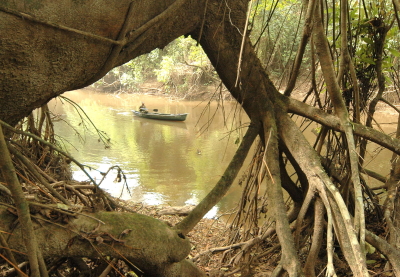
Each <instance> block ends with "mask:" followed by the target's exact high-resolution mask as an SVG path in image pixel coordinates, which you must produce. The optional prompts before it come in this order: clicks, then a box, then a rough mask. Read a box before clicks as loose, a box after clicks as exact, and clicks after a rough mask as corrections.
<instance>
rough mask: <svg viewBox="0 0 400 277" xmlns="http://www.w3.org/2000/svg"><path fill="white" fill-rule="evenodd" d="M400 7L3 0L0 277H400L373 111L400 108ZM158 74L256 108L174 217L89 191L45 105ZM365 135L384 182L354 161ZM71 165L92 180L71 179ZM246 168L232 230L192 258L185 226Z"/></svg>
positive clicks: (394, 214) (391, 177)
mask: <svg viewBox="0 0 400 277" xmlns="http://www.w3.org/2000/svg"><path fill="white" fill-rule="evenodd" d="M399 10H400V3H399V1H398V0H392V1H384V0H382V1H381V0H380V1H366V0H364V1H349V0H340V1H333V2H324V1H318V0H309V1H304V2H295V1H290V0H281V1H264V0H257V1H255V0H251V1H244V0H239V1H230V0H227V1H218V0H204V1H191V0H176V1H172V0H171V1H163V2H162V3H161V1H158V0H151V1H143V2H140V1H135V2H132V1H130V0H118V1H117V0H115V1H109V0H107V1H106V0H98V1H68V0H60V1H58V2H57V3H56V4H55V3H54V1H51V0H37V1H24V5H20V4H18V3H16V2H15V3H14V2H13V1H0V11H1V14H0V33H1V34H2V35H3V38H2V39H1V40H0V43H1V44H0V61H1V62H0V73H2V74H0V85H1V86H0V106H1V107H2V109H0V123H1V126H2V128H0V171H1V173H2V175H1V176H0V204H1V205H0V219H1V220H0V245H1V247H2V251H1V252H0V261H1V263H2V268H3V269H2V270H3V271H2V273H1V274H3V275H4V276H13V275H16V274H18V275H19V276H28V275H30V276H34V277H38V276H44V277H46V276H68V274H70V276H107V275H109V276H123V275H131V276H206V275H209V276H286V275H288V276H320V275H325V276H349V275H352V276H399V275H400V251H399V250H398V246H399V244H400V237H399V230H400V229H399V228H400V217H399V213H400V192H399V183H400V181H399V180H400V159H398V155H400V140H399V137H400V120H398V121H397V122H396V124H397V125H398V127H397V132H396V134H386V133H384V132H383V131H382V129H381V128H380V126H379V122H377V121H376V118H375V117H374V116H375V114H376V111H377V109H378V108H382V109H383V108H385V109H387V110H391V111H394V112H396V113H398V114H399V118H400V110H399V108H398V106H397V103H398V100H399V84H400V83H399V74H398V73H399V69H400V68H399V66H400V63H399V57H400V43H399V41H400V32H399V27H400V18H399ZM66 11H68V12H66ZM99 15H101V16H99ZM16 34H17V35H16ZM107 72H109V73H108V75H106V73H107ZM95 82H96V83H95ZM152 82H153V83H157V86H158V87H157V89H156V93H163V94H167V95H168V96H173V97H177V98H181V99H182V98H184V99H190V98H191V95H192V94H194V95H196V94H198V93H199V91H202V90H203V89H204V90H205V88H208V89H209V88H210V87H211V88H212V90H211V92H212V95H213V96H212V97H213V98H212V99H214V100H221V99H225V97H226V94H227V93H228V92H229V93H230V95H231V97H232V99H234V101H237V103H238V106H240V108H241V110H240V112H245V113H246V114H247V116H248V118H249V122H246V123H245V124H244V127H245V128H243V126H241V127H242V128H243V130H245V132H246V133H245V135H244V136H242V137H241V138H240V139H238V143H237V145H238V148H237V151H236V154H235V155H234V157H233V158H232V161H231V162H230V164H229V166H228V167H227V169H226V171H225V173H224V175H223V176H221V179H220V180H219V181H218V182H217V183H216V184H215V187H214V188H213V189H212V190H211V191H210V192H209V193H208V195H207V196H206V197H205V198H204V199H203V200H202V201H201V202H200V203H199V204H198V205H197V206H196V207H195V208H194V209H193V210H192V211H191V212H190V213H189V214H188V215H187V216H185V217H184V218H183V219H179V220H176V221H175V222H169V224H165V223H164V222H162V221H160V220H158V219H155V218H154V217H152V216H148V215H143V214H142V213H141V212H140V211H139V209H136V207H134V210H132V207H126V206H125V204H124V203H121V202H119V201H118V200H116V199H114V198H112V197H110V196H109V195H107V194H106V193H104V192H103V191H102V190H101V189H99V187H98V182H97V181H96V180H94V179H93V178H92V177H91V176H90V173H89V172H88V170H87V168H86V167H85V165H83V164H81V163H80V162H79V161H77V160H76V159H74V157H72V156H70V155H69V154H68V153H66V152H65V150H63V149H62V147H61V146H60V145H59V144H58V142H57V140H56V134H54V130H53V125H52V116H51V113H50V112H49V110H48V108H47V106H46V103H47V102H48V101H49V100H50V99H52V98H54V97H57V96H59V95H60V94H62V93H63V92H65V91H68V90H73V89H79V88H84V87H87V86H88V85H92V84H93V83H95V84H94V86H95V87H97V88H100V89H103V90H105V91H108V92H129V93H130V92H143V90H142V88H143V84H146V83H152ZM65 101H68V100H67V99H65ZM72 104H73V103H72ZM38 107H40V109H39V110H38V111H36V113H35V114H32V111H33V110H34V109H35V108H38ZM76 109H77V110H79V107H76ZM235 116H236V115H235ZM294 119H296V123H295V121H294ZM310 122H313V123H315V124H318V128H317V132H316V134H317V136H316V138H315V140H314V141H309V140H307V139H306V138H305V136H304V134H303V131H304V130H305V128H306V126H308V125H309V124H310ZM98 133H99V136H100V140H103V141H104V143H105V145H106V146H107V145H108V137H106V136H104V134H103V133H102V132H101V131H99V132H98ZM372 143H375V144H376V145H378V146H379V147H381V148H385V149H389V150H390V151H392V153H393V155H392V156H391V157H390V161H389V163H390V164H391V171H390V174H388V175H387V176H382V175H380V174H378V173H377V172H375V171H373V170H368V169H367V168H366V167H365V161H366V160H367V159H369V157H370V155H369V154H370V153H369V152H368V151H369V150H368V149H369V148H368V146H370V145H371V144H372ZM252 146H253V148H252ZM250 149H255V150H254V151H253V152H251V151H250ZM246 157H249V158H250V160H251V162H250V164H248V165H246V166H243V165H244V162H245V160H246ZM70 163H75V164H76V165H77V166H78V167H79V168H81V169H82V171H83V172H84V173H85V174H87V177H88V181H87V182H84V183H79V182H76V181H74V180H71V176H70V174H69V164H70ZM242 167H244V169H245V173H244V174H243V175H242V176H239V178H240V185H241V186H242V188H243V193H242V195H241V198H240V199H238V202H239V208H238V210H237V211H236V212H235V214H234V215H233V218H232V219H231V220H230V221H229V223H230V224H229V228H227V230H225V231H226V232H224V233H219V234H218V238H221V237H225V238H226V240H225V241H223V242H222V241H218V242H216V241H215V240H213V244H212V245H208V244H207V245H206V246H205V247H204V249H202V250H204V251H200V252H197V253H196V256H195V257H193V256H190V257H188V256H189V253H192V252H191V251H193V246H192V245H191V242H192V241H191V237H192V236H193V235H191V232H193V230H194V229H195V227H197V228H198V226H199V222H200V221H201V220H202V218H203V216H204V215H205V214H206V213H207V212H208V211H209V210H210V209H211V208H212V207H213V206H214V205H215V204H216V203H218V201H220V200H221V198H222V197H223V196H224V195H225V194H226V192H227V191H228V189H229V188H230V186H231V185H232V183H233V180H235V178H236V177H237V175H238V173H239V171H240V169H241V168H242ZM113 169H114V170H117V171H118V173H119V175H118V176H119V177H118V180H119V181H121V180H123V178H124V176H123V171H122V170H121V169H120V168H118V167H115V168H113ZM371 179H375V180H377V181H378V182H379V183H380V185H379V186H372V185H371V182H370V180H371ZM283 191H285V194H284V193H283ZM267 214H268V215H271V220H261V219H264V218H265V217H266V215H267ZM170 225H172V226H170ZM210 237H213V236H212V235H210ZM214 239H215V238H214ZM211 240H212V239H211ZM217 243H221V244H222V245H218V244H217ZM210 261H213V263H211V262H210ZM211 265H212V266H213V268H212V270H211V269H210V266H211Z"/></svg>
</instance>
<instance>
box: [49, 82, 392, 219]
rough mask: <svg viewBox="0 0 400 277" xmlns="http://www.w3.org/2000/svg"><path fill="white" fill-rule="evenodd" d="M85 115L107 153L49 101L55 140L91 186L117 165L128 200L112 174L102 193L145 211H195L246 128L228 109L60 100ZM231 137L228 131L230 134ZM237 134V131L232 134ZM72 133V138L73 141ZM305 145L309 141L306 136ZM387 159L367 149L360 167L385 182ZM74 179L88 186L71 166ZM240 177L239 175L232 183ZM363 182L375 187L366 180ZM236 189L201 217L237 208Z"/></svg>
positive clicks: (149, 100) (79, 97)
mask: <svg viewBox="0 0 400 277" xmlns="http://www.w3.org/2000/svg"><path fill="white" fill-rule="evenodd" d="M64 96H66V97H68V98H70V99H71V100H73V101H74V102H76V103H77V104H79V106H80V107H81V108H82V109H83V110H84V111H85V113H86V114H87V115H88V116H89V118H90V119H91V120H92V121H93V123H94V124H95V125H96V127H97V128H98V129H99V130H101V131H104V132H105V133H106V134H107V135H108V136H109V137H110V138H111V147H110V148H105V147H104V145H103V144H102V143H100V142H98V136H97V134H96V133H95V132H94V130H93V128H90V129H89V130H85V129H84V128H83V127H82V126H83V124H82V123H81V121H82V120H81V118H80V116H79V115H78V113H77V112H76V110H75V108H74V107H73V106H71V105H70V104H68V103H66V102H65V101H61V100H60V99H58V100H52V101H51V102H50V104H49V107H50V109H51V110H52V111H53V112H54V113H55V114H57V115H58V116H59V117H60V119H61V120H58V121H56V122H55V131H56V134H57V135H58V136H60V137H62V138H63V139H64V144H65V146H66V148H67V149H68V151H69V153H70V154H71V155H72V156H74V157H75V158H76V159H77V160H78V161H80V162H81V163H83V164H85V165H87V166H89V167H91V168H93V169H92V170H90V171H89V172H90V174H91V175H92V177H93V178H94V179H95V180H96V181H100V180H101V179H102V177H103V176H102V175H101V172H106V171H107V170H108V169H109V168H110V167H111V166H114V165H118V166H120V167H121V168H122V170H123V171H124V173H125V176H126V181H127V185H128V187H129V190H130V193H129V192H128V190H127V189H126V187H124V185H123V182H120V183H118V182H114V180H115V179H116V176H117V171H115V170H114V171H112V172H111V173H110V174H109V175H107V177H106V179H105V180H104V181H103V182H102V183H101V185H100V186H101V187H102V188H104V189H105V190H106V191H108V192H109V193H110V194H112V195H113V196H116V197H121V198H123V199H126V200H128V199H129V200H132V201H134V202H142V203H145V204H149V205H159V204H166V205H171V206H181V205H185V204H197V203H199V201H201V199H202V198H203V197H204V196H205V195H206V194H207V193H208V192H209V191H210V190H211V189H212V187H213V186H214V185H215V184H216V182H217V181H218V180H219V178H220V177H221V175H222V174H223V172H224V170H225V168H226V167H227V165H228V163H229V161H230V159H231V158H232V156H233V155H234V153H235V151H236V149H237V147H238V145H237V144H235V141H236V139H237V138H239V137H240V138H241V137H242V135H243V133H244V131H245V130H244V129H243V128H240V126H242V124H246V123H248V119H247V116H245V115H244V114H243V112H240V109H239V108H238V107H237V105H236V104H235V103H234V102H224V105H223V108H222V107H221V106H220V105H218V103H216V102H212V103H211V104H210V103H208V102H207V101H206V102H200V101H172V100H169V99H168V98H165V97H159V96H151V95H138V94H119V95H116V94H106V93H98V92H95V91H91V90H87V89H85V90H78V91H71V92H67V93H65V94H64ZM141 102H144V103H145V104H146V106H147V107H148V108H149V109H158V110H159V112H164V113H189V115H188V117H187V119H186V121H185V122H166V121H159V120H151V119H144V118H138V117H134V116H133V114H132V110H137V109H138V108H139V106H140V105H141ZM378 120H379V121H380V122H381V123H382V125H381V127H382V128H383V129H384V130H385V132H386V133H393V132H395V130H396V125H395V124H393V122H395V121H397V117H396V116H395V115H394V114H390V113H382V114H379V117H378ZM232 130H234V131H232ZM238 130H239V131H238ZM76 131H79V133H80V135H78V134H77V132H76ZM306 136H308V137H309V139H310V140H314V139H315V135H314V134H312V133H311V132H310V131H308V130H307V131H306ZM390 156H391V153H390V152H389V151H387V150H384V151H380V149H379V148H377V147H376V146H375V145H374V144H371V145H370V146H369V152H368V159H371V158H373V157H375V159H374V160H373V161H372V162H367V164H368V166H367V168H369V169H373V170H376V171H378V172H379V173H381V174H383V175H386V174H388V173H389V170H390V163H389V159H390ZM73 173H74V175H73V178H74V179H76V180H79V181H84V180H87V177H86V175H85V174H84V173H83V172H81V171H80V170H79V168H78V167H76V166H75V165H74V166H73ZM239 177H240V176H239ZM366 178H367V182H370V183H371V184H375V183H376V184H377V185H380V184H379V183H377V182H376V181H374V180H373V179H372V178H368V177H366ZM240 193H241V188H240V187H239V186H238V185H237V182H236V183H235V184H234V185H233V187H232V189H231V190H230V192H229V193H228V194H227V196H226V197H224V198H223V200H222V201H221V202H220V203H218V205H217V206H216V207H214V208H213V210H212V211H210V213H209V214H208V216H214V215H215V214H217V213H221V212H226V211H228V210H230V209H232V208H234V207H236V205H237V202H238V201H239V198H240Z"/></svg>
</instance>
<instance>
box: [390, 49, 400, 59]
mask: <svg viewBox="0 0 400 277" xmlns="http://www.w3.org/2000/svg"><path fill="white" fill-rule="evenodd" d="M389 52H390V53H391V54H392V55H393V56H395V57H400V52H399V51H397V50H396V49H393V48H391V49H389Z"/></svg>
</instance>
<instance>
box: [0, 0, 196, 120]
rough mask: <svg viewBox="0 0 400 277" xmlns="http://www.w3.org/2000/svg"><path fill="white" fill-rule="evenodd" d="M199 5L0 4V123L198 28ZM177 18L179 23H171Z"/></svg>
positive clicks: (118, 0)
mask: <svg viewBox="0 0 400 277" xmlns="http://www.w3.org/2000/svg"><path fill="white" fill-rule="evenodd" d="M203 5H204V3H203V1H194V0H178V1H173V0H166V1H133V2H132V1H130V0H112V1H108V0H100V1H97V0H89V1H70V0H60V1H52V0H43V1H0V34H1V37H0V92H1V93H0V106H1V109H0V120H3V121H5V122H7V123H9V124H11V125H14V124H15V123H16V122H18V121H19V120H21V119H22V118H23V117H25V116H27V115H28V114H29V113H30V112H31V111H32V110H33V109H35V108H38V107H41V106H42V105H43V104H45V103H46V102H48V101H49V100H50V99H52V98H54V97H55V96H57V95H60V94H61V93H63V92H65V91H68V90H73V89H77V88H81V87H84V86H87V85H90V84H91V83H93V82H95V81H97V80H98V79H100V78H101V77H103V76H104V75H105V74H106V73H107V72H108V71H109V70H111V69H112V68H113V67H115V66H117V65H121V64H123V63H125V62H128V61H129V60H131V59H133V58H135V57H137V56H139V55H141V54H144V53H147V52H150V51H151V50H153V49H155V48H162V47H164V46H165V45H167V44H168V43H169V42H171V41H172V40H174V39H175V38H177V37H179V36H181V35H184V34H186V33H188V32H189V31H190V30H192V29H193V28H194V27H195V26H196V25H197V24H198V22H199V21H200V20H199V19H200V14H201V11H202V10H203ZM177 14H179V16H176V15H177Z"/></svg>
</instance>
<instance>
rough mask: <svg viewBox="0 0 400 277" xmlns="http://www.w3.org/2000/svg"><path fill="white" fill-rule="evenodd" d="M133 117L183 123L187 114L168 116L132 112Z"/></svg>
mask: <svg viewBox="0 0 400 277" xmlns="http://www.w3.org/2000/svg"><path fill="white" fill-rule="evenodd" d="M132 112H133V114H134V115H135V116H138V117H142V118H148V119H156V120H168V121H185V120H186V116H187V115H188V114H187V113H181V114H169V113H150V112H147V113H146V112H139V111H132Z"/></svg>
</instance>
